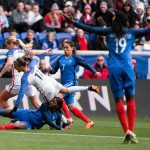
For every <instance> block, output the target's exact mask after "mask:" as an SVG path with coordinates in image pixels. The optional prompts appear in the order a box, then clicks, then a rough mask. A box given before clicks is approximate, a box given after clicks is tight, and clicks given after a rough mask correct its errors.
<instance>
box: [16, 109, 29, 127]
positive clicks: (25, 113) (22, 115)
mask: <svg viewBox="0 0 150 150" xmlns="http://www.w3.org/2000/svg"><path fill="white" fill-rule="evenodd" d="M13 116H14V121H21V122H24V123H25V125H26V129H31V128H32V126H31V123H30V120H29V110H27V109H25V110H24V109H18V110H17V111H16V112H13Z"/></svg>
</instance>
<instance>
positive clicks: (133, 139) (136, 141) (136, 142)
mask: <svg viewBox="0 0 150 150" xmlns="http://www.w3.org/2000/svg"><path fill="white" fill-rule="evenodd" d="M131 143H132V144H138V143H139V141H138V139H137V137H136V135H135V134H134V133H133V137H132V138H131Z"/></svg>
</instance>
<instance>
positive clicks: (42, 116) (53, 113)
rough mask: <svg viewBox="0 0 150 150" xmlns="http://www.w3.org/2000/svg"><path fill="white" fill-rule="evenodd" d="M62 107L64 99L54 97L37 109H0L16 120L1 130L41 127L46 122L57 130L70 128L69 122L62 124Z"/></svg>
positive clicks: (0, 127)
mask: <svg viewBox="0 0 150 150" xmlns="http://www.w3.org/2000/svg"><path fill="white" fill-rule="evenodd" d="M61 107H62V99H61V98H59V97H54V98H53V99H52V100H51V101H50V102H45V103H43V104H42V105H41V106H40V108H39V109H36V110H27V109H25V110H24V109H18V110H16V111H13V110H12V109H2V110H0V116H4V117H8V118H12V119H13V120H14V121H13V122H11V123H9V124H6V125H2V126H0V130H9V129H40V128H42V127H43V126H44V125H45V124H48V125H49V126H50V127H52V128H54V129H57V130H64V129H65V130H66V129H70V127H69V124H68V123H67V122H64V123H63V127H64V128H63V127H62V126H61V119H62V114H61V113H60V111H59V110H60V109H61ZM54 121H56V122H57V123H58V124H56V123H54Z"/></svg>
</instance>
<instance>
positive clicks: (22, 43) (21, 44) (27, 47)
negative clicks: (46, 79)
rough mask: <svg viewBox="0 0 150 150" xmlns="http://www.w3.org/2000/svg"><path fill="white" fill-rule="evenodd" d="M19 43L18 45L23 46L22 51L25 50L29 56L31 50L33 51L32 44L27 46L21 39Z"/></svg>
mask: <svg viewBox="0 0 150 150" xmlns="http://www.w3.org/2000/svg"><path fill="white" fill-rule="evenodd" d="M17 42H18V45H19V46H21V47H22V49H23V50H24V51H25V52H26V53H27V54H28V52H29V51H30V50H32V46H33V44H32V42H30V43H27V44H25V43H24V42H23V41H22V40H20V39H18V40H17Z"/></svg>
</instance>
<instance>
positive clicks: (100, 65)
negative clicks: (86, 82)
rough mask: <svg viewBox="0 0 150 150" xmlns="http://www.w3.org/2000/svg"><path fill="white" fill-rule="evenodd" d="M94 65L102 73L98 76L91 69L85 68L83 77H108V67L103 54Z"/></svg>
mask: <svg viewBox="0 0 150 150" xmlns="http://www.w3.org/2000/svg"><path fill="white" fill-rule="evenodd" d="M93 67H94V68H95V70H96V71H97V72H99V73H100V76H96V75H95V74H94V73H92V72H91V71H89V70H85V71H84V73H83V76H82V77H83V79H108V68H107V66H106V64H105V62H104V57H103V56H98V57H97V61H96V63H95V64H93Z"/></svg>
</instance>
